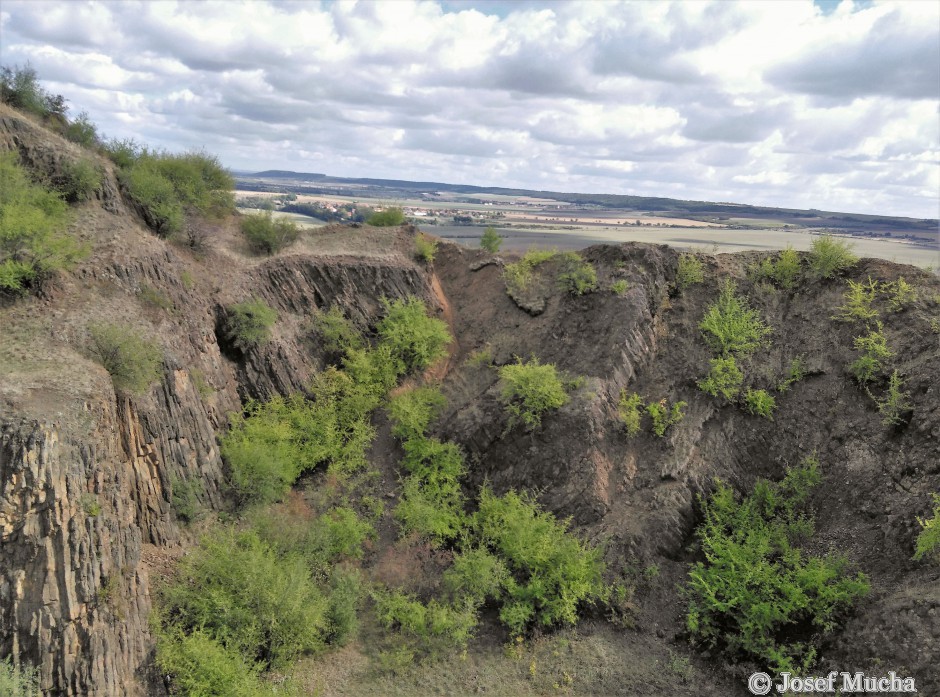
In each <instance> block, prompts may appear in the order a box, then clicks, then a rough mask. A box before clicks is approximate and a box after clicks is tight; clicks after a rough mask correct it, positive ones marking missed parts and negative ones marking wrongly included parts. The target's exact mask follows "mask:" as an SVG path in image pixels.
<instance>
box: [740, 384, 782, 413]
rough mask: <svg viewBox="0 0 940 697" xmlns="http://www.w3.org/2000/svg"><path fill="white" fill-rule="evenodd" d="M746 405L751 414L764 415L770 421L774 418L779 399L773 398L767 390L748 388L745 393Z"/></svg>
mask: <svg viewBox="0 0 940 697" xmlns="http://www.w3.org/2000/svg"><path fill="white" fill-rule="evenodd" d="M744 407H745V409H747V411H748V413H749V414H753V415H754V416H762V417H764V418H765V419H769V420H770V421H773V420H774V409H776V408H777V400H775V399H774V398H773V395H771V394H770V393H769V392H767V390H753V389H750V388H749V389H748V391H747V392H746V393H745V394H744Z"/></svg>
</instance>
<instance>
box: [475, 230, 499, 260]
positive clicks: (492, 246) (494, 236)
mask: <svg viewBox="0 0 940 697" xmlns="http://www.w3.org/2000/svg"><path fill="white" fill-rule="evenodd" d="M502 244H503V238H502V237H501V236H500V234H499V233H498V232H496V228H493V227H488V228H486V230H484V231H483V236H482V237H481V238H480V247H482V248H483V249H485V250H486V251H487V252H489V253H490V254H496V253H497V252H499V248H500V247H501V246H502Z"/></svg>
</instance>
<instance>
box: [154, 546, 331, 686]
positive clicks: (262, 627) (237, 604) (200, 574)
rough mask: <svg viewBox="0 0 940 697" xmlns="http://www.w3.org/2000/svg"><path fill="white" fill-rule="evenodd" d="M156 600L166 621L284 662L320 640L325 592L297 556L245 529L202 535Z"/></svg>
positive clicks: (252, 655) (267, 661)
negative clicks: (285, 552) (286, 552)
mask: <svg viewBox="0 0 940 697" xmlns="http://www.w3.org/2000/svg"><path fill="white" fill-rule="evenodd" d="M160 603H161V606H162V612H163V616H164V618H165V619H166V621H167V622H168V623H169V625H171V626H173V627H176V628H178V629H180V630H182V631H183V632H185V633H191V632H196V631H203V632H206V633H207V634H208V635H209V636H211V637H212V638H213V639H215V640H216V641H218V642H219V643H220V644H222V645H223V646H224V647H225V648H227V649H232V650H236V651H238V652H239V653H240V654H241V655H242V656H245V657H249V659H250V660H253V661H258V662H260V663H261V664H262V665H265V666H272V667H275V668H283V667H285V666H287V665H288V664H289V663H290V662H291V661H292V660H293V659H294V658H296V657H298V656H299V655H301V654H303V653H309V652H314V651H318V650H320V649H321V648H323V646H324V643H325V635H326V631H327V621H326V609H327V599H326V598H325V597H324V594H323V592H322V591H321V590H320V589H319V588H318V587H317V586H316V584H315V583H314V582H313V579H312V578H311V574H310V570H309V568H308V567H307V565H306V563H305V562H304V560H303V558H302V557H300V556H299V555H286V556H282V555H278V554H277V553H276V552H275V551H274V550H273V549H272V547H271V546H270V545H268V544H266V543H264V542H263V541H262V540H261V539H260V538H259V537H258V535H257V533H255V532H254V531H251V530H247V531H242V532H238V531H236V530H234V529H231V528H224V529H221V530H218V531H215V532H212V533H210V534H208V535H206V536H205V537H203V538H202V540H200V543H199V546H198V547H197V548H196V549H195V550H193V551H192V552H191V553H190V554H188V555H186V556H184V557H183V558H182V559H181V560H180V564H179V569H178V572H177V576H176V578H175V579H174V581H173V582H172V583H171V584H169V585H167V587H166V588H165V589H164V590H163V592H162V593H161V598H160Z"/></svg>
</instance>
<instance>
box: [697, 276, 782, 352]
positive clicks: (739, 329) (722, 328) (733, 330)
mask: <svg viewBox="0 0 940 697" xmlns="http://www.w3.org/2000/svg"><path fill="white" fill-rule="evenodd" d="M699 328H700V329H701V330H702V333H703V334H704V335H705V340H706V342H707V343H708V345H709V346H710V347H711V349H712V350H713V351H714V352H715V353H717V354H719V355H721V356H729V355H737V356H747V355H749V354H751V353H753V352H754V351H755V350H757V349H758V348H760V347H761V346H762V345H763V344H764V341H765V339H764V337H766V336H767V335H768V334H769V333H770V332H771V329H770V328H769V327H768V326H767V325H765V324H764V322H763V321H762V320H761V319H760V316H759V314H758V313H757V311H756V310H753V309H751V308H749V307H747V304H746V303H745V301H744V300H742V299H741V298H740V297H738V295H737V294H736V293H735V285H734V282H733V281H730V280H729V281H727V282H725V283H724V284H723V286H722V289H721V293H720V294H719V296H718V299H717V300H716V301H715V302H714V303H712V304H711V305H709V307H708V310H707V311H706V312H705V316H704V317H703V318H702V321H701V323H700V324H699Z"/></svg>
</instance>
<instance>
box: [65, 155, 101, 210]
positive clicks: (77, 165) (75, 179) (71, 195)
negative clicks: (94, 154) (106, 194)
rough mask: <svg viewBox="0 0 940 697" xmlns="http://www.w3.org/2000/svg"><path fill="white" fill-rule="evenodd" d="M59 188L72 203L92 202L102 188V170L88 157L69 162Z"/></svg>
mask: <svg viewBox="0 0 940 697" xmlns="http://www.w3.org/2000/svg"><path fill="white" fill-rule="evenodd" d="M58 188H59V190H60V191H61V192H62V195H63V196H65V200H66V201H69V202H70V203H81V202H83V201H90V200H91V199H92V198H94V196H95V191H97V190H98V189H100V188H101V170H100V169H99V168H98V165H96V164H95V163H94V162H92V161H91V160H90V159H89V158H87V157H83V158H80V159H78V160H72V161H70V162H67V163H65V165H64V167H63V174H62V179H61V181H60V182H59V186H58Z"/></svg>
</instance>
